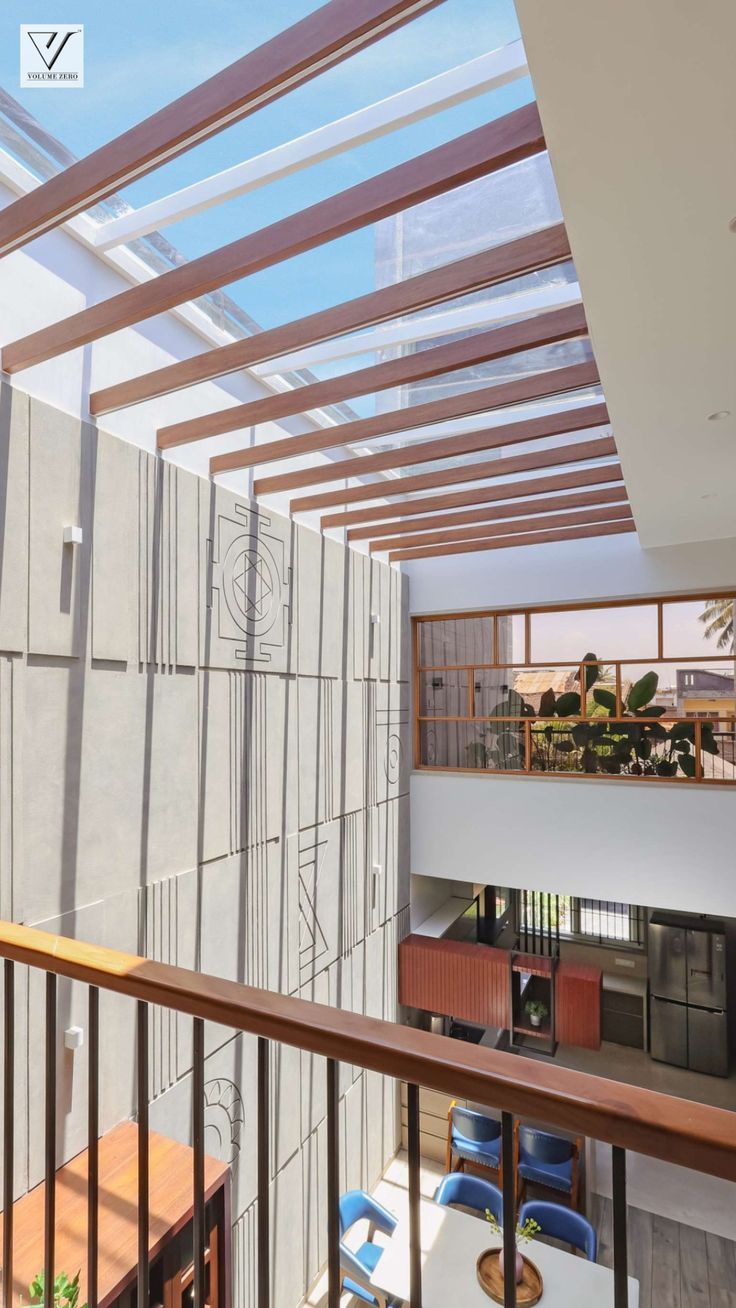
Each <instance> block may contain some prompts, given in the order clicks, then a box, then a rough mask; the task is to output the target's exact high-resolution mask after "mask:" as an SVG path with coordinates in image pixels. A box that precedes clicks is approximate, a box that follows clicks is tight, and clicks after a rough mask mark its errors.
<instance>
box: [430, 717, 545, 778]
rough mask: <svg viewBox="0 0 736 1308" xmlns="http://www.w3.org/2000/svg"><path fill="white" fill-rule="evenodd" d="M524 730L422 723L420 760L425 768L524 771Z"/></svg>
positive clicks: (508, 725)
mask: <svg viewBox="0 0 736 1308" xmlns="http://www.w3.org/2000/svg"><path fill="white" fill-rule="evenodd" d="M523 732H524V729H523V727H522V726H520V725H516V724H514V723H506V724H504V729H503V730H501V729H500V727H499V728H493V729H491V730H489V729H488V726H487V724H486V723H483V722H422V723H420V759H421V763H422V764H423V765H424V766H425V767H437V768H479V769H481V770H484V771H506V772H517V771H523V769H524V734H523Z"/></svg>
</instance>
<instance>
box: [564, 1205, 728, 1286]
mask: <svg viewBox="0 0 736 1308" xmlns="http://www.w3.org/2000/svg"><path fill="white" fill-rule="evenodd" d="M590 1220H591V1221H592V1223H593V1225H594V1226H595V1228H596V1230H597V1231H598V1261H599V1262H600V1263H603V1264H604V1265H605V1266H607V1267H612V1266H613V1210H612V1206H611V1200H610V1199H603V1198H601V1197H600V1195H595V1196H594V1197H593V1207H592V1212H591V1214H590ZM628 1245H629V1272H630V1274H631V1275H632V1276H635V1277H636V1278H637V1280H638V1282H639V1286H640V1299H639V1305H640V1308H736V1244H733V1243H732V1242H731V1241H730V1240H724V1239H723V1238H722V1237H721V1236H718V1235H710V1234H708V1232H706V1231H697V1230H695V1228H694V1227H692V1226H682V1225H681V1224H680V1223H679V1222H673V1221H670V1220H669V1219H668V1218H666V1217H658V1216H656V1215H655V1214H653V1213H646V1212H643V1211H642V1210H641V1209H640V1208H629V1231H628Z"/></svg>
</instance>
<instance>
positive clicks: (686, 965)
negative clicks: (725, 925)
mask: <svg viewBox="0 0 736 1308" xmlns="http://www.w3.org/2000/svg"><path fill="white" fill-rule="evenodd" d="M649 1024H650V1025H649V1029H650V1044H649V1050H650V1053H651V1055H652V1058H656V1059H658V1060H659V1062H662V1063H672V1064H674V1066H676V1067H689V1068H691V1069H692V1070H693V1071H695V1072H707V1073H709V1074H710V1075H711V1076H728V1064H729V1057H728V1018H727V1011H726V937H725V935H724V933H723V930H722V928H720V927H719V926H716V927H714V928H709V927H703V926H701V925H698V926H688V925H682V924H680V923H677V922H673V921H671V920H668V919H667V918H664V917H661V916H656V917H653V918H652V921H651V923H650V925H649Z"/></svg>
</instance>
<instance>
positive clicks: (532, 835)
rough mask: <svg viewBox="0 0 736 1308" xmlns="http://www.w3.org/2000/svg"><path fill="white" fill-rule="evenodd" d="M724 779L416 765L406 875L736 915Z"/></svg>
mask: <svg viewBox="0 0 736 1308" xmlns="http://www.w3.org/2000/svg"><path fill="white" fill-rule="evenodd" d="M735 819H736V795H734V791H733V790H732V789H731V788H730V787H727V786H707V785H700V786H694V785H693V786H690V785H682V784H679V783H677V782H672V783H670V784H667V783H666V782H657V783H656V784H652V785H649V784H647V783H644V782H642V783H640V782H630V781H626V780H621V781H616V780H609V779H605V778H579V779H577V778H572V777H565V778H562V779H555V778H553V777H539V778H537V777H507V776H503V777H493V776H488V775H482V776H469V775H468V774H467V773H459V774H456V775H453V774H452V773H451V772H415V773H414V774H413V775H412V779H411V827H412V851H411V852H412V872H413V873H414V874H415V875H417V876H423V877H446V876H447V875H448V872H452V875H454V876H455V877H458V878H462V879H463V880H468V881H485V882H488V883H489V884H494V883H495V884H498V885H504V886H512V887H516V888H526V889H528V890H544V891H551V892H555V893H558V894H570V895H582V896H586V895H587V896H591V895H592V896H594V897H595V898H597V899H614V900H617V901H624V902H627V903H632V904H642V903H643V904H655V905H657V906H658V907H662V908H671V909H678V910H682V911H684V912H698V913H715V914H718V915H720V916H736V877H734V872H733V868H734V830H735V826H736V822H735Z"/></svg>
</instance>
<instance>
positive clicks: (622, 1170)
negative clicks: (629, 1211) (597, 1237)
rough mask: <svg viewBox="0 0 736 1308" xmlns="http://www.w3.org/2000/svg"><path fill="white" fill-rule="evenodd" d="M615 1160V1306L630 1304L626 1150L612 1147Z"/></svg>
mask: <svg viewBox="0 0 736 1308" xmlns="http://www.w3.org/2000/svg"><path fill="white" fill-rule="evenodd" d="M611 1154H612V1162H613V1299H614V1305H615V1308H628V1306H629V1280H628V1276H629V1258H628V1248H627V1237H626V1150H625V1149H622V1148H621V1147H620V1146H619V1145H613V1146H612V1149H611Z"/></svg>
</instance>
